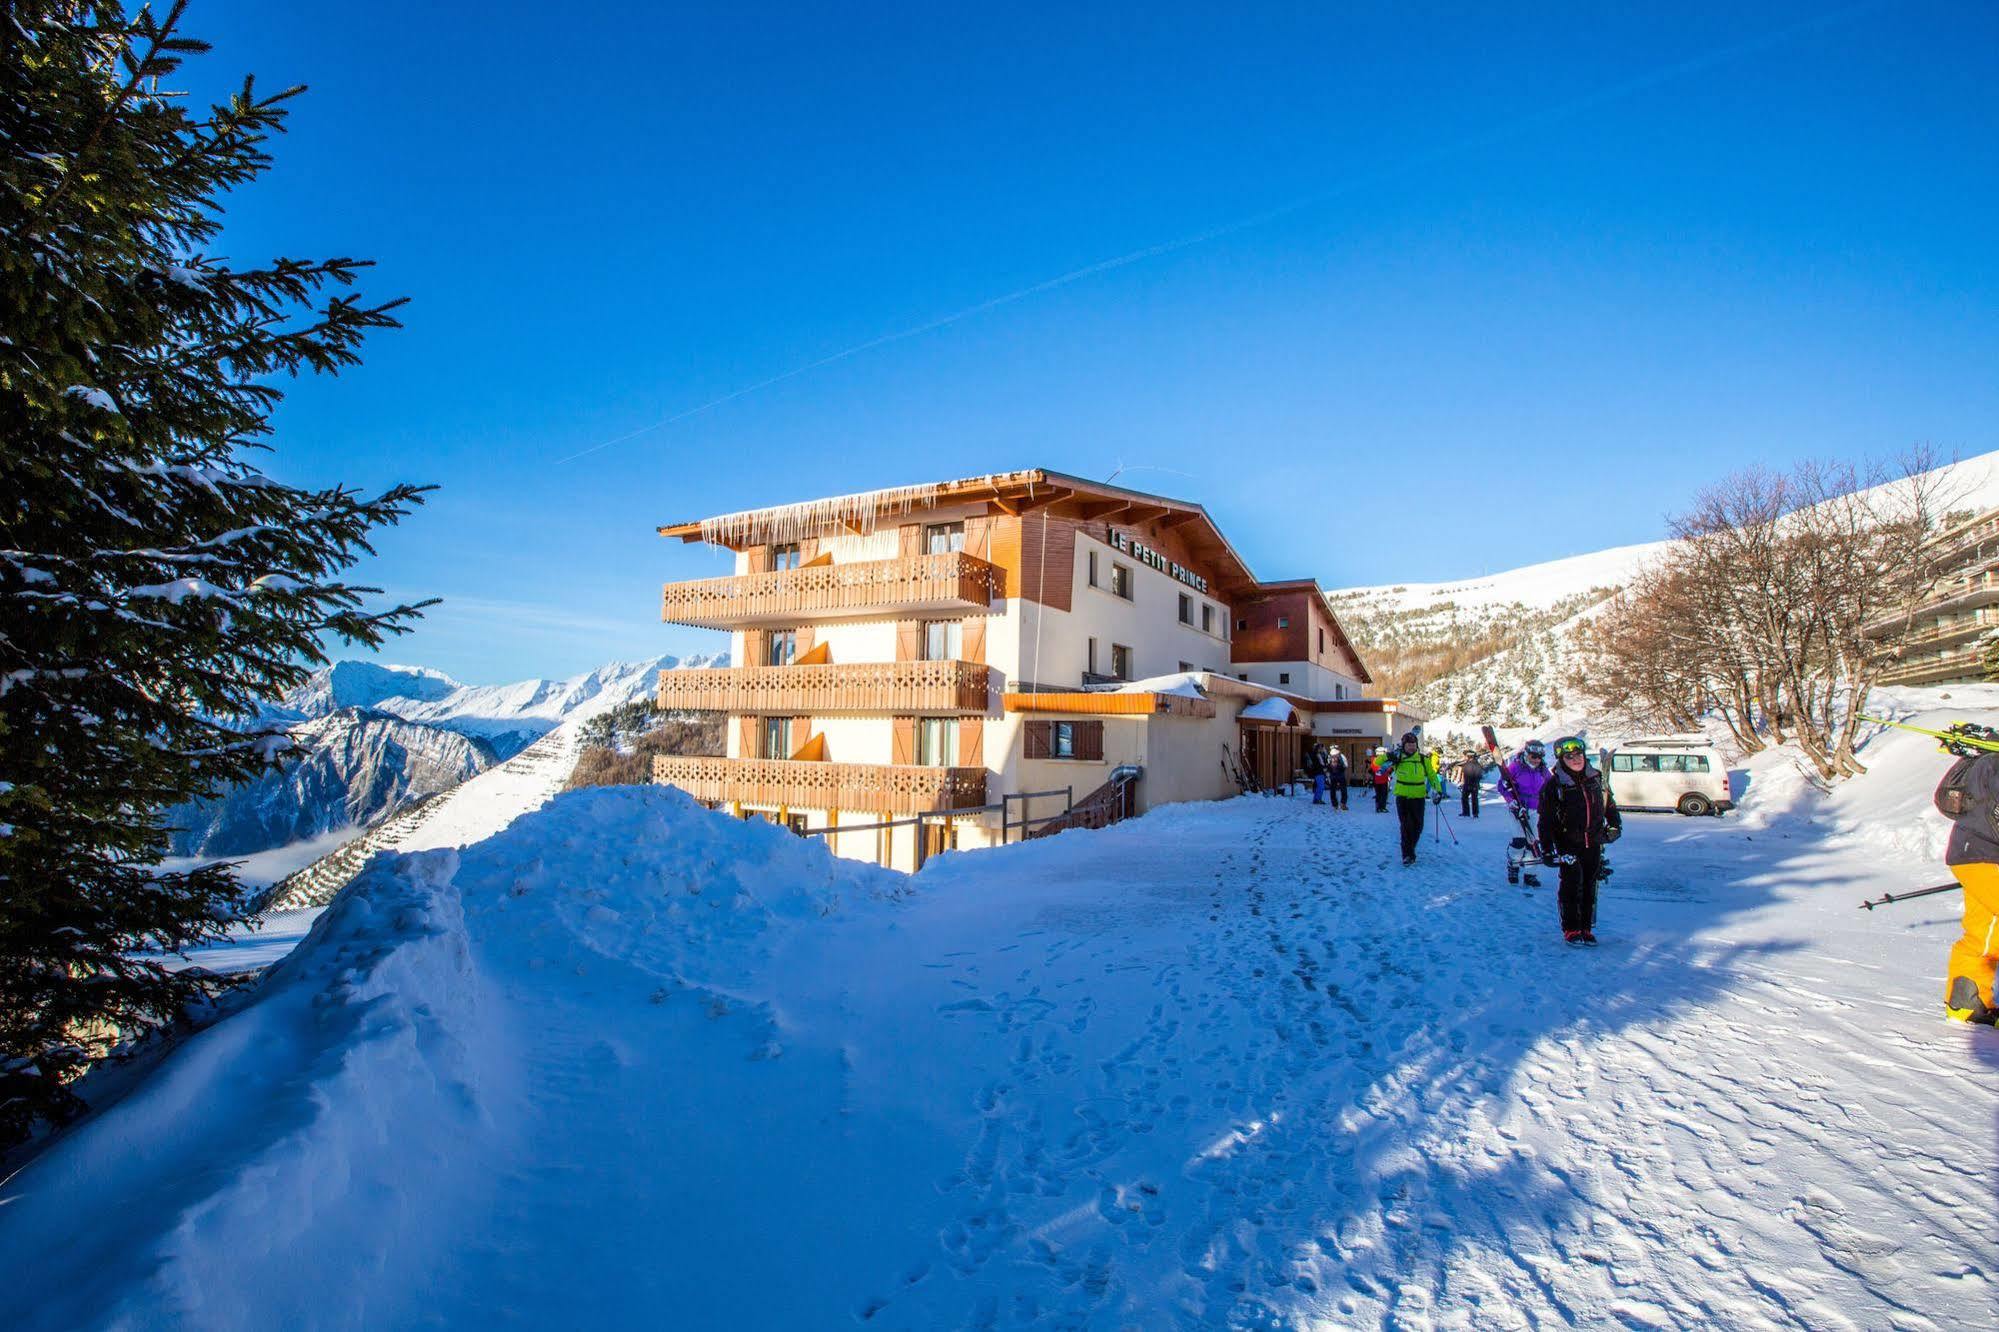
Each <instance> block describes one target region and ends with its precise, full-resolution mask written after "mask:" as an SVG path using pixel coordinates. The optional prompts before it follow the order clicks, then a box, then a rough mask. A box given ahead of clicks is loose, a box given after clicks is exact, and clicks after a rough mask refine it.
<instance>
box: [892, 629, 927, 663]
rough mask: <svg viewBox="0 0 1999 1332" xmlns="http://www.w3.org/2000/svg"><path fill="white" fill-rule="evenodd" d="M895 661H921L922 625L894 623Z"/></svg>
mask: <svg viewBox="0 0 1999 1332" xmlns="http://www.w3.org/2000/svg"><path fill="white" fill-rule="evenodd" d="M895 659H896V660H897V661H921V660H923V625H922V623H921V622H920V621H917V620H897V621H896V624H895Z"/></svg>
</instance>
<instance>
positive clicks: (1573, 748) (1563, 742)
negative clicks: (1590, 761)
mask: <svg viewBox="0 0 1999 1332" xmlns="http://www.w3.org/2000/svg"><path fill="white" fill-rule="evenodd" d="M1555 753H1556V755H1557V756H1559V757H1561V758H1567V757H1568V756H1569V755H1571V754H1585V755H1586V754H1588V753H1589V746H1588V745H1585V744H1584V743H1583V742H1582V741H1580V740H1578V739H1577V738H1576V737H1574V736H1573V735H1565V736H1563V737H1562V738H1561V739H1559V740H1557V741H1556V742H1555Z"/></svg>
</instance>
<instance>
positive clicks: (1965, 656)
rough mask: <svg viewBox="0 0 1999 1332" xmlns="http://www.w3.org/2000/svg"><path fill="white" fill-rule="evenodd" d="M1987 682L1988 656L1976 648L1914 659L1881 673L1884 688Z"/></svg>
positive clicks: (1959, 649)
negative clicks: (1986, 666) (1986, 663)
mask: <svg viewBox="0 0 1999 1332" xmlns="http://www.w3.org/2000/svg"><path fill="white" fill-rule="evenodd" d="M1984 678H1985V654H1984V652H1983V650H1982V649H1980V648H1977V647H1968V648H1958V649H1957V650H1956V651H1954V652H1937V653H1930V654H1926V655H1924V656H1920V657H1911V658H1910V659H1909V660H1907V661H1901V662H1897V663H1895V664H1894V665H1893V666H1890V667H1888V668H1887V669H1885V670H1883V671H1882V672H1881V683H1882V684H1884V685H1927V684H1954V683H1958V682H1960V681H1961V682H1964V683H1967V684H1969V683H1973V682H1976V681H1979V680H1983V679H1984Z"/></svg>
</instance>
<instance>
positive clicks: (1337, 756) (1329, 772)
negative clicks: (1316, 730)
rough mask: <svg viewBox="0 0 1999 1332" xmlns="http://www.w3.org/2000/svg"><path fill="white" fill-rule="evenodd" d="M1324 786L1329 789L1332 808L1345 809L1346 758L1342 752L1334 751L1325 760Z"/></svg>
mask: <svg viewBox="0 0 1999 1332" xmlns="http://www.w3.org/2000/svg"><path fill="white" fill-rule="evenodd" d="M1326 786H1327V787H1328V788H1329V794H1331V796H1332V798H1333V808H1334V809H1345V808H1346V807H1347V756H1346V754H1345V752H1343V751H1342V750H1339V749H1334V750H1333V752H1332V755H1331V756H1330V757H1329V758H1327V760H1326Z"/></svg>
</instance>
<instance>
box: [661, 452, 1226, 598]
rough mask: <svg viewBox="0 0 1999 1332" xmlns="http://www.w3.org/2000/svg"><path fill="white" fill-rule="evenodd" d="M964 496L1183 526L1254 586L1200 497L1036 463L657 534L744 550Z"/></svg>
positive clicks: (854, 529)
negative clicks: (1180, 497) (1157, 492)
mask: <svg viewBox="0 0 1999 1332" xmlns="http://www.w3.org/2000/svg"><path fill="white" fill-rule="evenodd" d="M959 504H989V505H991V506H993V507H994V508H996V509H998V510H999V511H1000V512H1001V513H1003V514H1008V515H1011V516H1014V517H1019V516H1021V515H1023V514H1027V513H1031V512H1035V511H1039V512H1041V513H1044V514H1048V515H1051V516H1054V517H1059V518H1070V519H1075V520H1078V521H1083V522H1101V523H1107V524H1108V523H1125V524H1137V523H1150V522H1156V523H1159V524H1161V525H1164V526H1167V527H1171V528H1174V529H1176V530H1178V531H1179V532H1180V534H1181V536H1182V537H1183V539H1184V540H1186V542H1187V544H1188V546H1189V548H1190V549H1191V550H1192V551H1193V552H1194V554H1195V556H1196V558H1198V559H1199V560H1201V561H1202V562H1203V563H1205V564H1207V565H1208V566H1209V567H1210V569H1212V570H1213V572H1214V574H1215V576H1216V580H1217V582H1218V583H1219V585H1220V587H1219V589H1218V590H1222V591H1225V592H1227V593H1228V594H1229V595H1230V597H1231V598H1232V599H1233V598H1234V597H1235V596H1239V595H1242V594H1244V593H1246V592H1248V591H1249V590H1250V589H1253V588H1254V587H1255V586H1256V575H1255V574H1253V573H1251V572H1250V568H1249V565H1248V563H1247V562H1246V561H1245V560H1244V559H1243V558H1242V556H1241V555H1240V554H1239V553H1238V552H1237V551H1236V549H1235V547H1234V546H1233V545H1231V544H1230V543H1229V539H1228V538H1227V537H1226V536H1224V535H1222V531H1221V528H1219V527H1217V526H1216V525H1215V521H1214V519H1213V518H1212V517H1210V516H1209V514H1208V511H1207V510H1206V509H1204V508H1202V507H1201V506H1200V505H1198V504H1195V503H1193V502H1192V501H1190V500H1177V499H1172V498H1169V497H1167V496H1165V495H1153V494H1150V493H1148V492H1146V491H1142V490H1129V489H1126V488H1125V487H1123V486H1114V485H1111V484H1110V483H1109V482H1105V481H1091V480H1088V479H1087V478H1084V477H1080V476H1072V475H1070V474H1069V473H1067V472H1055V471H1049V470H1047V469H1045V468H1038V467H1036V468H1029V469H1026V470H1024V471H1017V472H994V473H990V474H988V475H986V476H970V477H962V478H960V479H958V480H956V481H938V482H931V483H927V484H924V485H915V486H895V487H891V488H888V489H884V490H865V491H858V492H856V493H854V494H851V495H834V496H829V497H827V498H824V499H816V500H803V501H800V502H797V503H793V504H777V505H771V506H769V507H767V508H762V509H743V510H740V511H738V512H735V513H724V514H717V515H715V516H713V517H710V518H702V519H698V520H696V521H693V522H681V523H668V524H666V525H664V526H662V527H661V528H659V534H660V535H661V536H663V537H678V538H679V539H680V540H682V541H703V542H707V543H709V544H710V545H717V546H726V547H728V548H729V549H731V550H743V549H745V548H747V547H750V546H757V545H765V544H768V543H770V542H774V541H778V542H783V541H798V540H804V539H808V538H813V537H820V536H832V535H857V536H859V535H866V534H868V533H870V532H873V531H875V530H876V529H877V528H878V527H880V526H882V525H884V523H885V522H886V521H890V520H894V519H899V518H902V517H904V516H906V515H909V514H912V513H917V512H922V511H926V510H931V509H939V508H944V507H947V506H951V505H959Z"/></svg>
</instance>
